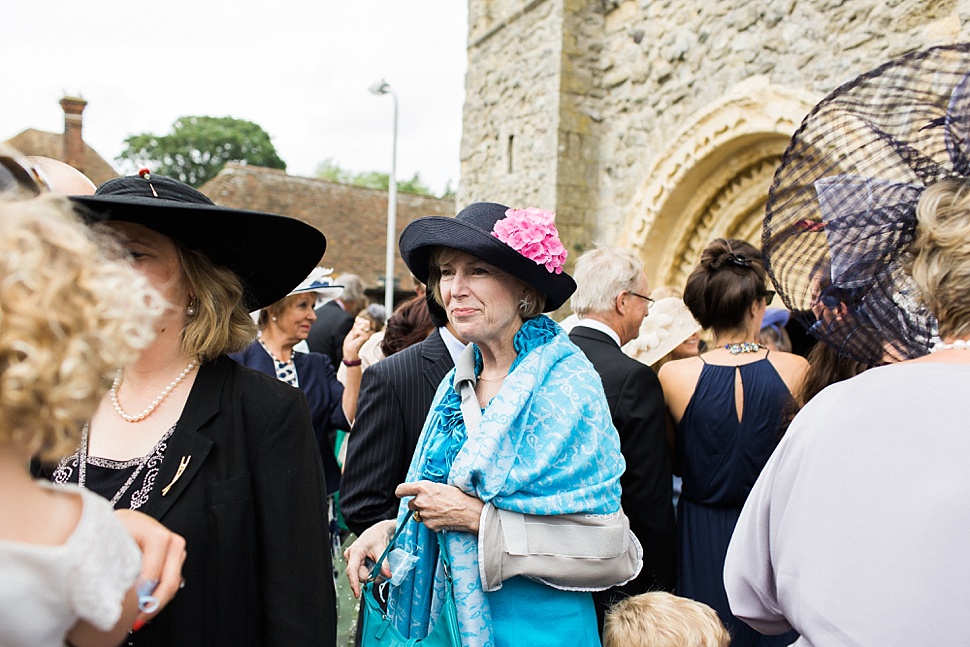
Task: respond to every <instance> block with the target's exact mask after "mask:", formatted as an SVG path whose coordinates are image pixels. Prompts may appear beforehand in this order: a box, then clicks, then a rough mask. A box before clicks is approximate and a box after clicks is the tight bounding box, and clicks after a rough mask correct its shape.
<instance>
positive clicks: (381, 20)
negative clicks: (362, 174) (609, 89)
mask: <svg viewBox="0 0 970 647" xmlns="http://www.w3.org/2000/svg"><path fill="white" fill-rule="evenodd" d="M467 16H468V14H467V3H466V2H465V1H464V0H342V1H338V0H278V1H277V2H274V3H245V2H229V1H228V0H194V1H189V0H167V1H166V2H164V3H160V2H138V1H137V0H123V1H119V0H108V1H102V0H98V1H96V2H81V1H80V0H70V1H68V0H47V1H43V0H42V1H37V2H16V3H6V6H5V7H4V10H3V18H4V25H3V27H4V29H3V32H4V33H3V36H2V37H0V53H2V55H3V56H2V59H0V60H2V61H3V63H2V65H0V83H2V87H0V92H2V95H0V96H2V97H3V100H2V101H0V141H2V140H6V139H9V138H10V137H13V136H14V135H16V134H17V133H19V132H21V131H23V130H25V129H27V128H37V129H40V130H46V131H51V132H58V133H60V132H63V126H64V116H63V112H62V111H61V108H60V106H59V105H58V101H59V100H60V99H61V97H63V96H64V95H65V93H66V94H71V95H78V94H79V95H80V96H82V97H84V98H85V99H86V100H87V101H88V106H87V108H86V109H85V111H84V139H85V141H86V142H87V143H88V144H89V145H91V146H92V147H94V149H95V150H97V151H98V153H100V154H101V156H102V157H104V158H105V159H107V160H108V161H109V162H111V163H112V164H113V165H115V166H116V167H117V166H118V163H117V162H115V161H114V158H115V156H116V155H118V153H119V152H120V151H121V149H122V145H123V141H124V139H125V137H127V136H128V135H131V134H136V133H142V132H151V133H155V134H160V135H161V134H167V133H168V132H169V131H170V130H171V126H172V123H173V122H174V121H175V120H176V119H177V118H178V117H180V116H184V115H206V116H215V117H221V116H230V117H235V118H237V119H246V120H249V121H253V122H255V123H257V124H259V125H260V126H262V127H263V129H264V130H266V132H268V133H269V135H270V137H271V138H272V141H273V144H274V145H275V146H276V150H277V152H278V153H279V155H280V157H282V158H283V160H284V161H285V162H286V163H287V171H288V172H289V173H290V174H291V175H305V176H309V175H312V174H313V172H314V170H315V169H316V167H317V165H318V164H319V163H320V162H322V161H324V160H325V159H328V158H329V159H332V160H333V161H335V162H336V163H337V164H339V165H340V166H342V167H344V168H346V169H348V170H353V171H383V172H387V171H389V170H390V166H391V141H392V114H393V101H392V99H391V97H390V96H383V97H379V96H375V95H373V94H371V93H370V92H368V87H369V86H370V85H372V84H373V83H374V82H375V81H378V80H380V79H381V78H384V79H386V80H387V82H388V83H389V84H390V85H391V86H392V88H394V91H395V92H396V94H397V97H398V102H399V107H398V119H399V122H398V140H397V142H398V146H397V175H398V178H410V177H411V176H412V175H413V174H414V173H416V172H418V173H420V174H421V178H422V180H423V181H424V182H425V183H426V184H427V185H428V186H430V187H431V189H432V190H434V191H435V192H441V191H442V190H443V189H444V188H445V185H446V183H448V182H449V181H450V182H451V185H452V188H457V185H458V180H459V160H458V151H459V145H460V139H461V111H462V104H463V102H464V76H465V68H466V63H467V56H466V52H465V43H466V36H467V31H468V28H467Z"/></svg>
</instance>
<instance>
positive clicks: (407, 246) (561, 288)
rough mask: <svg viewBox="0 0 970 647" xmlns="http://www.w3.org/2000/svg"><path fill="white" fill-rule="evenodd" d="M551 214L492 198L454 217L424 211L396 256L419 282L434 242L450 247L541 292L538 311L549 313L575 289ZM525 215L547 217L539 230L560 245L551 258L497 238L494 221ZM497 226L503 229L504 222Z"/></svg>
mask: <svg viewBox="0 0 970 647" xmlns="http://www.w3.org/2000/svg"><path fill="white" fill-rule="evenodd" d="M553 215H554V214H550V213H549V212H540V211H538V210H534V209H528V210H524V211H523V210H513V209H510V208H509V207H506V206H505V205H501V204H496V203H494V202H475V203H473V204H470V205H468V206H467V207H465V208H464V209H462V210H461V211H460V212H459V213H458V215H457V216H455V217H454V218H448V217H445V216H427V217H425V218H418V219H417V220H415V221H413V222H411V223H410V224H408V226H407V227H405V229H404V232H403V233H402V234H401V240H400V248H401V256H402V257H403V258H404V263H405V264H406V265H407V266H408V269H410V270H411V273H412V274H414V275H415V276H416V277H418V280H419V281H421V282H422V283H427V282H428V276H429V275H430V273H431V267H430V259H431V251H432V250H433V249H434V248H435V247H438V246H442V247H450V248H452V249H457V250H459V251H462V252H465V253H467V254H471V255H472V256H474V257H476V258H480V259H481V260H483V261H485V262H486V263H490V264H491V265H494V266H495V267H497V268H499V269H500V270H502V271H503V272H508V273H509V274H511V275H512V276H514V277H516V278H518V279H520V280H522V281H524V282H525V283H527V284H529V285H531V286H532V287H534V288H535V289H537V290H538V291H539V292H540V293H542V294H543V295H545V297H546V304H545V308H543V310H544V311H545V312H551V311H552V310H555V309H556V308H558V307H560V306H561V305H563V304H564V303H566V301H567V300H568V299H569V297H570V296H571V295H572V293H573V292H575V291H576V282H575V281H574V280H573V278H572V277H571V276H569V275H568V274H566V273H565V272H563V271H562V269H561V266H562V260H563V259H565V254H566V253H565V249H563V248H562V243H561V242H560V241H559V237H558V232H557V231H556V229H555V226H554V225H552V224H551V216H553ZM530 217H536V218H548V221H547V222H544V223H542V226H543V227H544V231H546V232H548V237H547V239H546V240H547V241H548V242H549V243H552V244H554V245H555V246H556V247H557V248H558V249H559V250H561V252H560V253H559V254H558V255H557V256H555V257H554V258H553V260H551V261H542V260H533V259H532V258H528V257H527V256H525V255H523V253H522V252H519V251H516V250H515V249H513V248H512V247H511V246H510V245H509V244H506V243H505V242H503V241H502V240H500V239H499V238H498V237H497V235H496V233H495V232H496V223H498V222H499V221H505V223H503V224H508V221H507V220H506V219H507V218H523V219H527V218H530ZM498 229H499V231H503V225H500V226H499V228H498ZM530 249H531V248H530ZM525 251H526V252H528V251H529V250H528V249H527V250H525ZM535 255H536V254H534V256H535Z"/></svg>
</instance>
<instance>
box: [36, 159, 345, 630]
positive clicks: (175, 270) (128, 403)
mask: <svg viewBox="0 0 970 647" xmlns="http://www.w3.org/2000/svg"><path fill="white" fill-rule="evenodd" d="M73 200H74V201H75V203H76V204H77V205H78V208H79V211H80V212H81V213H82V215H83V217H84V218H85V219H87V220H88V221H89V222H92V223H99V224H98V225H97V226H98V227H104V228H106V229H108V230H110V231H112V232H114V233H115V234H116V235H117V236H118V237H119V238H120V239H121V240H122V241H123V244H124V245H125V246H126V247H127V248H128V249H129V250H130V253H131V256H132V259H133V262H134V264H135V267H136V268H137V269H138V270H139V271H140V272H141V273H142V274H143V275H145V276H146V277H148V279H149V281H150V282H151V283H152V284H153V286H154V287H155V288H156V289H158V290H159V291H160V292H161V293H162V295H163V296H164V297H165V299H166V300H167V302H168V304H169V307H168V308H167V310H166V312H165V313H164V314H163V315H162V316H161V317H160V319H159V322H158V324H157V337H156V339H155V341H154V342H153V343H152V345H151V346H149V347H148V348H147V349H146V350H145V351H144V352H143V353H142V354H141V356H140V357H139V358H138V359H137V360H136V361H135V362H133V363H131V364H130V365H128V366H126V367H125V368H124V369H123V370H122V371H120V372H119V373H118V375H117V376H115V379H114V384H113V385H112V387H111V390H110V392H109V395H108V396H106V397H105V398H104V400H103V401H102V402H101V405H100V407H99V408H98V410H97V412H96V413H95V415H94V416H93V417H92V418H91V420H90V421H89V423H88V424H87V425H86V426H85V429H84V433H83V435H82V440H81V444H80V447H79V448H78V451H77V452H75V453H74V454H73V455H72V456H69V457H68V458H66V459H64V460H63V461H62V462H61V463H60V464H59V465H58V466H57V468H56V469H54V470H53V473H52V475H51V476H52V480H53V481H54V482H55V483H78V484H80V485H81V486H83V487H86V488H89V489H91V490H94V491H95V492H97V493H99V494H101V495H102V496H104V497H105V498H106V499H108V500H109V501H111V503H112V504H113V505H114V506H115V507H116V508H131V509H136V510H140V511H141V512H144V513H146V514H149V515H151V516H153V517H155V518H156V519H158V520H159V521H161V522H162V523H163V524H165V525H166V526H167V527H168V528H170V529H171V530H173V531H175V532H176V533H178V534H180V535H182V536H183V537H184V538H185V541H186V551H187V557H186V561H185V565H184V568H183V576H184V587H183V589H182V590H181V591H180V592H179V593H178V595H177V596H176V597H175V599H174V600H173V601H172V603H171V604H170V605H169V606H168V607H167V608H166V609H165V610H164V611H163V612H162V613H160V614H159V615H158V616H157V617H156V618H154V619H153V620H152V621H151V622H150V623H149V624H147V625H145V626H144V627H142V628H139V629H138V630H137V631H135V632H134V633H133V634H132V635H131V636H130V642H129V643H128V644H134V645H159V646H161V645H166V646H168V645H225V646H227V647H228V646H230V645H231V646H237V645H288V646H289V645H319V644H326V643H327V642H328V641H332V640H333V636H334V632H335V617H334V616H335V601H334V591H333V582H332V579H331V569H332V566H331V561H330V552H329V549H328V532H327V521H326V519H327V518H326V514H327V511H326V504H325V497H326V493H325V487H324V484H323V474H322V469H321V464H320V455H319V453H318V451H317V448H316V443H315V440H314V436H313V430H312V427H311V424H310V418H309V414H308V411H307V405H306V400H305V399H304V397H303V395H302V393H301V392H300V391H299V390H298V389H294V388H292V387H290V386H289V385H286V384H283V383H281V382H280V381H279V380H276V379H274V378H272V377H270V376H267V375H263V374H260V373H257V372H256V371H252V370H250V369H248V368H245V367H243V366H242V365H240V364H238V363H236V362H234V361H233V360H231V359H229V358H228V357H227V356H226V355H227V354H228V353H230V352H234V351H238V350H241V349H242V348H244V347H245V346H246V344H247V343H249V342H250V341H251V340H252V338H253V336H254V334H255V326H254V324H253V321H252V319H251V318H250V316H249V312H250V311H252V310H255V309H258V308H259V307H261V306H264V305H269V304H271V303H273V302H275V301H277V300H279V299H281V298H282V297H284V296H286V294H287V293H288V292H289V291H290V290H291V289H292V288H293V287H294V286H296V285H297V284H298V283H299V282H300V281H301V280H302V279H303V278H304V277H305V276H306V275H307V274H308V273H309V271H310V269H311V268H313V267H314V266H315V265H316V264H317V262H319V260H320V258H321V256H322V255H323V252H324V249H325V247H326V240H325V238H324V236H323V234H321V233H320V232H319V231H317V230H316V229H314V228H312V227H310V226H309V225H306V224H304V223H302V222H300V221H297V220H293V219H290V218H284V217H281V216H275V215H272V214H266V213H258V212H251V211H241V210H233V209H226V208H222V207H217V206H215V205H214V204H213V203H212V202H211V201H210V200H209V199H208V198H207V197H206V196H204V195H203V194H202V193H200V192H198V191H196V190H195V189H192V188H191V187H189V186H187V185H185V184H182V183H181V182H178V181H176V180H172V179H170V178H165V177H158V176H155V177H152V176H150V175H148V174H147V173H143V174H142V176H140V177H139V176H132V177H123V178H118V179H115V180H111V181H109V182H106V183H105V184H103V185H101V187H99V188H98V191H97V193H96V194H95V195H93V196H77V197H74V198H73ZM281 249H285V250H286V254H284V255H278V254H274V253H273V252H272V250H281Z"/></svg>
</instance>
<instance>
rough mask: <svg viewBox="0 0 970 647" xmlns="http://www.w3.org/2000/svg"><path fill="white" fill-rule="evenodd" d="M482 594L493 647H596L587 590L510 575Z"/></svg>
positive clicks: (598, 646) (593, 616)
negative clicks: (488, 610)
mask: <svg viewBox="0 0 970 647" xmlns="http://www.w3.org/2000/svg"><path fill="white" fill-rule="evenodd" d="M486 595H487V597H488V604H489V606H490V607H491V610H492V630H493V632H494V636H495V646H496V647H521V646H522V645H528V647H573V646H575V647H600V637H599V631H598V629H597V625H596V609H595V607H594V606H593V596H592V595H590V594H589V593H584V592H577V591H560V590H559V589H554V588H552V587H551V586H546V585H545V584H540V583H538V582H534V581H532V580H530V579H526V578H524V577H513V578H511V579H509V580H506V581H505V582H503V583H502V588H501V589H499V590H498V591H494V592H492V593H487V594H486Z"/></svg>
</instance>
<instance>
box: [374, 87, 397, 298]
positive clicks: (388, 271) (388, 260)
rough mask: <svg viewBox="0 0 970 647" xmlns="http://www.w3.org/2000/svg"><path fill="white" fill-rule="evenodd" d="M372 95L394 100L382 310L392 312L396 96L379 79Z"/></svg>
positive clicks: (395, 207) (395, 200)
mask: <svg viewBox="0 0 970 647" xmlns="http://www.w3.org/2000/svg"><path fill="white" fill-rule="evenodd" d="M370 91H371V92H373V93H374V94H389V95H391V98H392V99H394V130H393V134H392V137H391V174H390V177H388V179H387V255H386V256H385V261H384V310H385V312H386V313H387V314H386V316H387V317H390V316H391V313H392V312H394V259H395V258H396V257H397V95H396V94H394V90H393V89H391V86H390V85H388V83H387V81H385V80H384V79H381V80H380V81H379V82H378V83H375V84H373V85H372V86H370Z"/></svg>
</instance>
